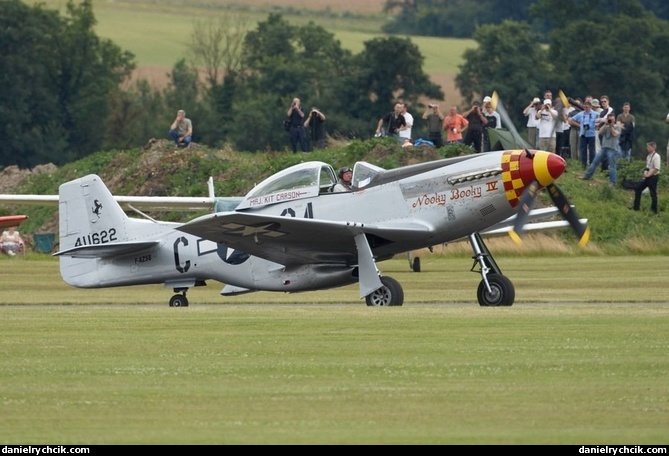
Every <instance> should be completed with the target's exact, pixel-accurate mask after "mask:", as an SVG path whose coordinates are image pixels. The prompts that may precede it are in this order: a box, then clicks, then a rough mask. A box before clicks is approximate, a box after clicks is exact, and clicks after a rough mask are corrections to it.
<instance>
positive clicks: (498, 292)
mask: <svg viewBox="0 0 669 456" xmlns="http://www.w3.org/2000/svg"><path fill="white" fill-rule="evenodd" d="M488 283H489V284H490V289H491V292H490V293H489V292H488V290H487V288H486V286H485V282H484V281H483V280H481V282H480V283H479V288H478V290H477V292H476V296H477V297H478V300H479V304H480V305H481V306H482V307H497V306H511V305H513V301H514V300H515V299H516V290H515V288H514V287H513V283H511V280H509V278H508V277H506V276H503V275H502V274H489V275H488Z"/></svg>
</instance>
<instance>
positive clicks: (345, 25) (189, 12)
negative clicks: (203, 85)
mask: <svg viewBox="0 0 669 456" xmlns="http://www.w3.org/2000/svg"><path fill="white" fill-rule="evenodd" d="M43 3H45V5H46V6H47V7H49V8H58V9H62V8H63V7H64V5H65V4H66V2H65V1H63V0H47V1H45V2H43ZM222 3H225V2H222ZM269 3H271V2H269ZM270 11H274V12H281V13H282V14H283V15H284V17H285V19H286V20H287V21H288V22H290V23H291V24H294V25H304V24H306V23H307V22H309V21H313V22H314V23H316V24H318V25H321V26H322V27H324V28H325V29H326V30H328V31H329V32H331V33H333V34H334V35H335V36H336V38H337V39H338V40H339V41H340V42H341V43H342V46H343V47H344V48H345V49H349V50H351V51H352V52H354V53H358V52H360V51H361V50H362V49H363V43H364V42H365V41H368V40H370V39H372V38H375V37H379V36H382V33H381V32H380V30H381V28H380V27H381V19H380V18H379V17H375V16H363V15H353V16H351V15H349V16H342V15H328V14H325V13H323V12H320V13H319V12H313V13H311V14H307V13H304V12H303V13H301V14H295V13H294V12H291V10H290V9H284V10H281V9H272V8H265V9H257V8H256V9H252V8H241V7H239V6H237V7H235V8H231V7H227V8H226V7H213V8H212V7H209V6H206V5H203V6H199V7H198V6H187V7H185V9H184V8H183V7H179V8H177V7H174V6H166V5H161V4H160V3H157V2H143V1H137V2H129V1H125V2H124V1H115V2H107V1H95V2H94V13H95V17H96V19H97V21H98V25H97V26H96V32H97V33H98V34H99V36H101V37H103V38H108V39H111V40H112V41H114V42H115V43H116V44H117V45H118V46H120V47H121V48H122V49H124V50H128V51H130V52H132V53H133V54H135V56H136V61H137V64H138V65H139V66H142V67H145V66H159V67H166V68H167V69H170V68H171V67H172V65H174V64H175V63H176V62H177V60H179V59H181V58H187V57H188V43H189V42H190V35H191V33H192V32H193V28H194V27H193V26H194V24H195V22H196V21H201V20H205V19H213V18H221V17H232V18H235V20H236V21H238V22H239V23H243V24H245V25H246V29H248V30H252V29H254V28H255V24H256V23H257V22H259V21H264V20H266V19H267V16H268V14H269V12H270ZM411 40H412V41H413V42H414V43H415V44H416V45H417V46H418V47H419V48H420V50H421V53H422V54H423V56H424V57H425V66H424V70H425V71H426V72H427V73H428V74H455V73H456V72H457V66H458V65H459V64H460V63H462V53H463V52H464V50H465V49H468V48H470V47H473V46H475V42H474V41H473V40H461V39H444V38H432V37H412V38H411Z"/></svg>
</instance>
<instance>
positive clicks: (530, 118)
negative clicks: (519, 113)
mask: <svg viewBox="0 0 669 456" xmlns="http://www.w3.org/2000/svg"><path fill="white" fill-rule="evenodd" d="M540 109H541V100H539V98H538V97H535V98H534V99H533V100H532V102H531V103H530V104H528V105H527V106H526V107H525V109H523V115H524V116H525V117H527V142H528V143H529V144H530V147H531V148H532V149H536V148H537V127H538V126H539V121H538V120H537V111H539V110H540Z"/></svg>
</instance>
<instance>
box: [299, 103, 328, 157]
mask: <svg viewBox="0 0 669 456" xmlns="http://www.w3.org/2000/svg"><path fill="white" fill-rule="evenodd" d="M324 123H325V114H323V113H322V112H321V111H319V110H318V108H317V107H315V106H314V107H312V108H311V111H309V115H308V116H307V120H305V121H304V128H308V129H309V140H310V141H311V146H312V148H316V149H323V148H324V147H325V125H324Z"/></svg>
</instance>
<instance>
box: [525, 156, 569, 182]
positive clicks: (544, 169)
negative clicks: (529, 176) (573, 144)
mask: <svg viewBox="0 0 669 456" xmlns="http://www.w3.org/2000/svg"><path fill="white" fill-rule="evenodd" d="M533 164H534V176H535V178H536V180H537V182H539V184H540V185H541V186H543V187H545V186H547V185H550V184H552V183H553V182H555V180H556V179H557V178H558V177H560V176H561V175H562V173H564V171H565V169H567V162H565V161H564V158H562V157H560V156H559V155H557V154H554V153H551V152H545V151H538V152H537V153H536V155H535V157H534V163H533Z"/></svg>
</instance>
